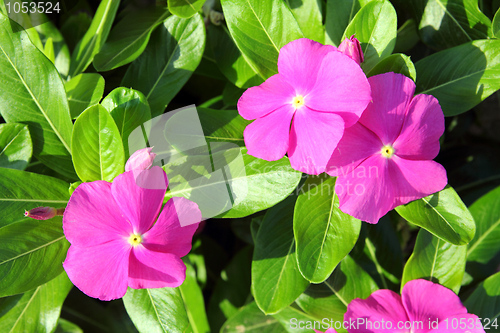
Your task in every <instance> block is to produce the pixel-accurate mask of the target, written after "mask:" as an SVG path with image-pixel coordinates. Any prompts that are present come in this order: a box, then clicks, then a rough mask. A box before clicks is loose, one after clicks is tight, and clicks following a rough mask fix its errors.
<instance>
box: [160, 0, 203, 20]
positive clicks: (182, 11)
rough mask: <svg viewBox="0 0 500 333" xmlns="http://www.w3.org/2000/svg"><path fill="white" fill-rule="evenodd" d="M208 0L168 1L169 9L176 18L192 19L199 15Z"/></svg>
mask: <svg viewBox="0 0 500 333" xmlns="http://www.w3.org/2000/svg"><path fill="white" fill-rule="evenodd" d="M205 1H206V0H168V9H169V10H170V12H171V13H172V14H174V15H176V16H179V17H182V18H190V17H192V16H194V15H196V13H198V12H199V11H200V9H201V7H203V4H204V3H205Z"/></svg>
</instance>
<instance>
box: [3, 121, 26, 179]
mask: <svg viewBox="0 0 500 333" xmlns="http://www.w3.org/2000/svg"><path fill="white" fill-rule="evenodd" d="M32 154H33V145H32V144H31V136H30V132H29V130H28V126H26V125H24V124H0V168H9V169H17V170H24V169H26V167H27V166H28V163H29V162H30V160H31V155H32Z"/></svg>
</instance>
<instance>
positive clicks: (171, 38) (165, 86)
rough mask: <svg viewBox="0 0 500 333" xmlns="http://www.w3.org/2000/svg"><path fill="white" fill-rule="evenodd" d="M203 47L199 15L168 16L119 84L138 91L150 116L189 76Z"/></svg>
mask: <svg viewBox="0 0 500 333" xmlns="http://www.w3.org/2000/svg"><path fill="white" fill-rule="evenodd" d="M204 48H205V26H204V23H203V20H202V18H201V16H200V15H195V16H193V17H192V18H190V19H181V18H179V17H177V16H170V17H169V18H167V19H166V20H165V22H164V24H163V25H160V27H158V29H156V30H155V31H154V33H153V34H152V35H151V40H150V42H149V44H148V46H147V47H146V50H145V51H144V53H143V54H142V55H141V56H140V57H139V58H137V59H136V60H135V61H134V62H133V63H132V65H130V67H129V68H128V70H127V72H126V73H125V76H124V77H123V80H122V83H121V85H122V86H124V87H132V88H134V89H136V90H139V91H141V92H142V93H143V94H144V95H145V96H146V98H147V100H148V102H149V106H150V107H151V116H152V117H156V116H158V115H160V114H162V113H163V111H164V110H165V108H166V106H167V104H168V103H170V101H171V100H172V98H174V96H175V95H177V93H178V92H179V91H180V90H181V88H182V86H184V84H185V83H186V82H187V80H188V79H189V78H190V77H191V74H192V73H193V71H194V70H195V69H196V67H197V66H198V64H199V63H200V60H201V57H202V55H203V50H204ZM144 73H148V75H144Z"/></svg>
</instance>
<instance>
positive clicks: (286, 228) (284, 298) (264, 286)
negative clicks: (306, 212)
mask: <svg viewBox="0 0 500 333" xmlns="http://www.w3.org/2000/svg"><path fill="white" fill-rule="evenodd" d="M296 200H297V197H296V196H290V197H288V198H286V199H285V200H284V201H282V202H280V203H279V204H277V205H276V206H274V207H272V208H271V209H269V210H268V211H267V213H266V215H265V216H264V219H263V221H262V224H261V226H260V228H259V232H258V233H257V238H256V240H255V250H254V254H253V261H252V294H253V296H254V298H255V302H256V303H257V305H258V306H259V308H260V309H261V310H262V311H263V312H264V313H266V314H273V313H277V312H279V311H281V310H282V309H284V308H286V307H287V306H289V305H290V304H292V303H293V302H294V301H295V300H296V299H297V297H299V295H300V294H302V292H303V291H304V290H305V289H306V288H307V286H308V285H309V282H308V281H307V280H306V279H304V277H302V275H301V274H300V271H299V267H298V266H297V256H296V252H295V239H294V238H293V207H294V205H295V201H296Z"/></svg>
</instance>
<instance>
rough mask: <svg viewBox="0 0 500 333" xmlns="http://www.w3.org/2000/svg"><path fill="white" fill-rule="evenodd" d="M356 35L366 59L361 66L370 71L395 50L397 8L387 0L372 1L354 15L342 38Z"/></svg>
mask: <svg viewBox="0 0 500 333" xmlns="http://www.w3.org/2000/svg"><path fill="white" fill-rule="evenodd" d="M352 35H356V38H357V39H358V40H359V42H360V43H361V49H362V51H363V54H364V59H365V61H364V62H363V63H362V64H361V67H362V68H363V70H364V71H365V72H369V71H370V70H371V69H372V68H373V67H374V66H375V65H376V64H377V63H378V62H379V61H380V60H381V59H383V58H385V57H387V56H388V55H390V54H391V53H392V50H394V46H395V45H396V36H397V15H396V10H394V7H393V6H392V5H391V3H390V2H389V1H387V0H375V1H370V2H369V3H368V4H366V5H365V6H364V7H363V8H361V9H360V10H359V12H358V13H357V14H356V16H354V18H353V19H352V21H351V23H349V25H348V26H347V28H346V30H345V32H344V35H343V36H342V39H344V38H348V37H351V36H352Z"/></svg>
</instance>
